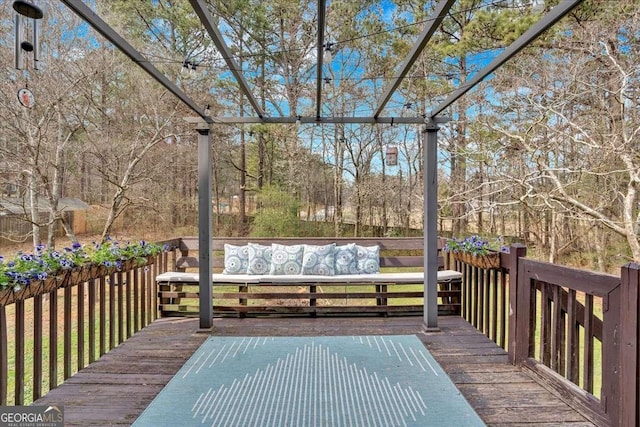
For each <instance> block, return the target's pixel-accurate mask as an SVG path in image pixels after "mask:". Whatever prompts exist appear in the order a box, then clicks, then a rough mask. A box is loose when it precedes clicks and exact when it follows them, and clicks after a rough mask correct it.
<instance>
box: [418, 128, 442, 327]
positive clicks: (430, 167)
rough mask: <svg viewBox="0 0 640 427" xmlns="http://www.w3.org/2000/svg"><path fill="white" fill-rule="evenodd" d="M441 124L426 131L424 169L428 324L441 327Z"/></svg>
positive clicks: (426, 314)
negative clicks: (439, 270) (439, 150)
mask: <svg viewBox="0 0 640 427" xmlns="http://www.w3.org/2000/svg"><path fill="white" fill-rule="evenodd" d="M439 129H440V128H439V127H438V124H437V123H435V122H433V121H430V122H429V123H427V125H426V128H425V131H426V133H427V140H426V141H425V143H424V146H423V149H422V152H423V164H422V170H423V173H424V178H423V182H424V206H423V212H424V224H423V230H424V237H423V238H424V319H423V322H424V326H425V328H426V329H427V330H437V329H438V130H439Z"/></svg>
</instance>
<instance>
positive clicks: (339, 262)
mask: <svg viewBox="0 0 640 427" xmlns="http://www.w3.org/2000/svg"><path fill="white" fill-rule="evenodd" d="M334 253H335V260H336V274H358V263H357V262H356V244H355V243H349V244H347V245H340V246H336V249H335V251H334Z"/></svg>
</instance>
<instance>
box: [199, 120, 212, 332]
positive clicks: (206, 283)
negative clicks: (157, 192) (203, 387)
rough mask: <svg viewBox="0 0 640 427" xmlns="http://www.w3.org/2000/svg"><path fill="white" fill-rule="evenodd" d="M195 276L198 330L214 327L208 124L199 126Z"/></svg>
mask: <svg viewBox="0 0 640 427" xmlns="http://www.w3.org/2000/svg"><path fill="white" fill-rule="evenodd" d="M196 130H197V131H198V245H199V246H198V247H199V250H198V258H199V260H198V261H199V262H198V266H199V267H198V273H199V287H200V301H199V302H200V329H205V330H206V329H211V328H212V326H213V290H212V289H211V286H212V285H211V237H212V235H213V233H212V230H211V227H212V208H211V144H210V142H209V124H208V123H204V122H201V123H198V125H197V128H196Z"/></svg>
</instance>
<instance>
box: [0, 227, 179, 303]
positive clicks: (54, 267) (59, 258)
mask: <svg viewBox="0 0 640 427" xmlns="http://www.w3.org/2000/svg"><path fill="white" fill-rule="evenodd" d="M163 250H168V248H167V247H162V246H160V245H158V244H156V243H148V242H145V241H144V240H141V241H140V242H136V243H131V242H126V243H124V244H121V243H119V242H116V241H115V240H111V239H108V240H107V241H106V242H104V243H102V244H93V245H92V246H86V247H83V246H82V245H80V244H79V243H74V244H73V246H72V247H70V248H65V249H64V251H63V252H58V251H56V250H54V249H46V248H45V246H44V245H39V246H38V247H37V248H36V250H35V253H33V254H28V253H23V252H18V253H17V254H16V256H15V257H14V258H12V259H9V260H5V259H4V257H1V256H0V289H5V288H13V289H14V290H16V291H17V290H20V289H21V288H22V287H24V286H28V285H29V284H30V283H31V282H32V281H34V280H44V279H46V278H47V277H50V276H55V275H57V274H58V273H59V272H60V271H62V270H68V269H71V268H73V267H80V266H83V265H85V264H98V265H104V266H106V267H113V268H117V269H120V268H122V263H123V262H124V261H128V260H132V259H133V260H136V262H137V263H138V264H144V263H145V262H146V259H147V257H148V256H151V255H157V254H159V253H160V252H162V251H163Z"/></svg>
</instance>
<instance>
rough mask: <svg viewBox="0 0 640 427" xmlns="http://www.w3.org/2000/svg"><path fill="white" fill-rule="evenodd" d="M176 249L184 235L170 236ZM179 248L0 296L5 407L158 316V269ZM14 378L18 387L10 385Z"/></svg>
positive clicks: (49, 385)
mask: <svg viewBox="0 0 640 427" xmlns="http://www.w3.org/2000/svg"><path fill="white" fill-rule="evenodd" d="M165 243H167V244H168V245H169V246H170V247H173V248H176V247H177V246H178V243H179V241H178V240H173V241H166V242H160V244H165ZM175 261H176V251H175V250H172V251H169V252H163V253H161V254H159V255H157V256H155V257H152V258H151V259H149V263H148V264H147V265H144V266H134V265H129V266H127V267H125V268H123V269H122V270H121V271H110V272H106V270H105V273H104V275H101V276H99V277H96V276H95V275H90V274H84V273H86V271H82V270H81V269H78V270H76V271H74V272H73V274H72V273H71V272H69V274H68V275H66V276H65V277H64V279H63V280H60V281H59V283H57V284H56V285H55V286H53V287H52V289H48V288H47V287H46V286H39V285H38V284H32V285H29V286H33V287H32V288H31V289H27V290H26V291H27V292H24V291H23V292H21V293H18V294H15V295H8V296H7V295H6V293H5V298H4V299H2V300H0V405H24V404H28V403H30V402H32V401H34V400H36V399H38V398H39V397H41V396H42V395H43V394H44V393H46V392H47V391H48V390H51V389H53V388H56V387H57V386H58V385H59V384H60V383H62V382H63V381H64V380H66V379H67V378H69V377H70V376H71V375H73V374H74V373H75V372H77V371H78V370H80V369H82V368H83V367H85V366H86V365H88V364H89V363H92V362H94V361H95V360H96V359H97V358H99V357H100V356H102V355H103V354H105V353H106V352H108V351H109V350H111V349H112V348H114V347H116V346H117V345H118V344H120V343H122V342H123V341H124V340H126V339H127V338H129V337H130V336H131V335H133V334H134V333H136V332H137V331H138V330H140V329H141V328H143V327H144V326H146V325H147V324H149V323H150V322H152V321H153V320H154V319H156V318H157V308H156V294H157V289H156V281H155V277H156V275H158V274H160V273H162V272H165V271H167V266H173V265H175ZM9 384H12V387H11V388H9Z"/></svg>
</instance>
